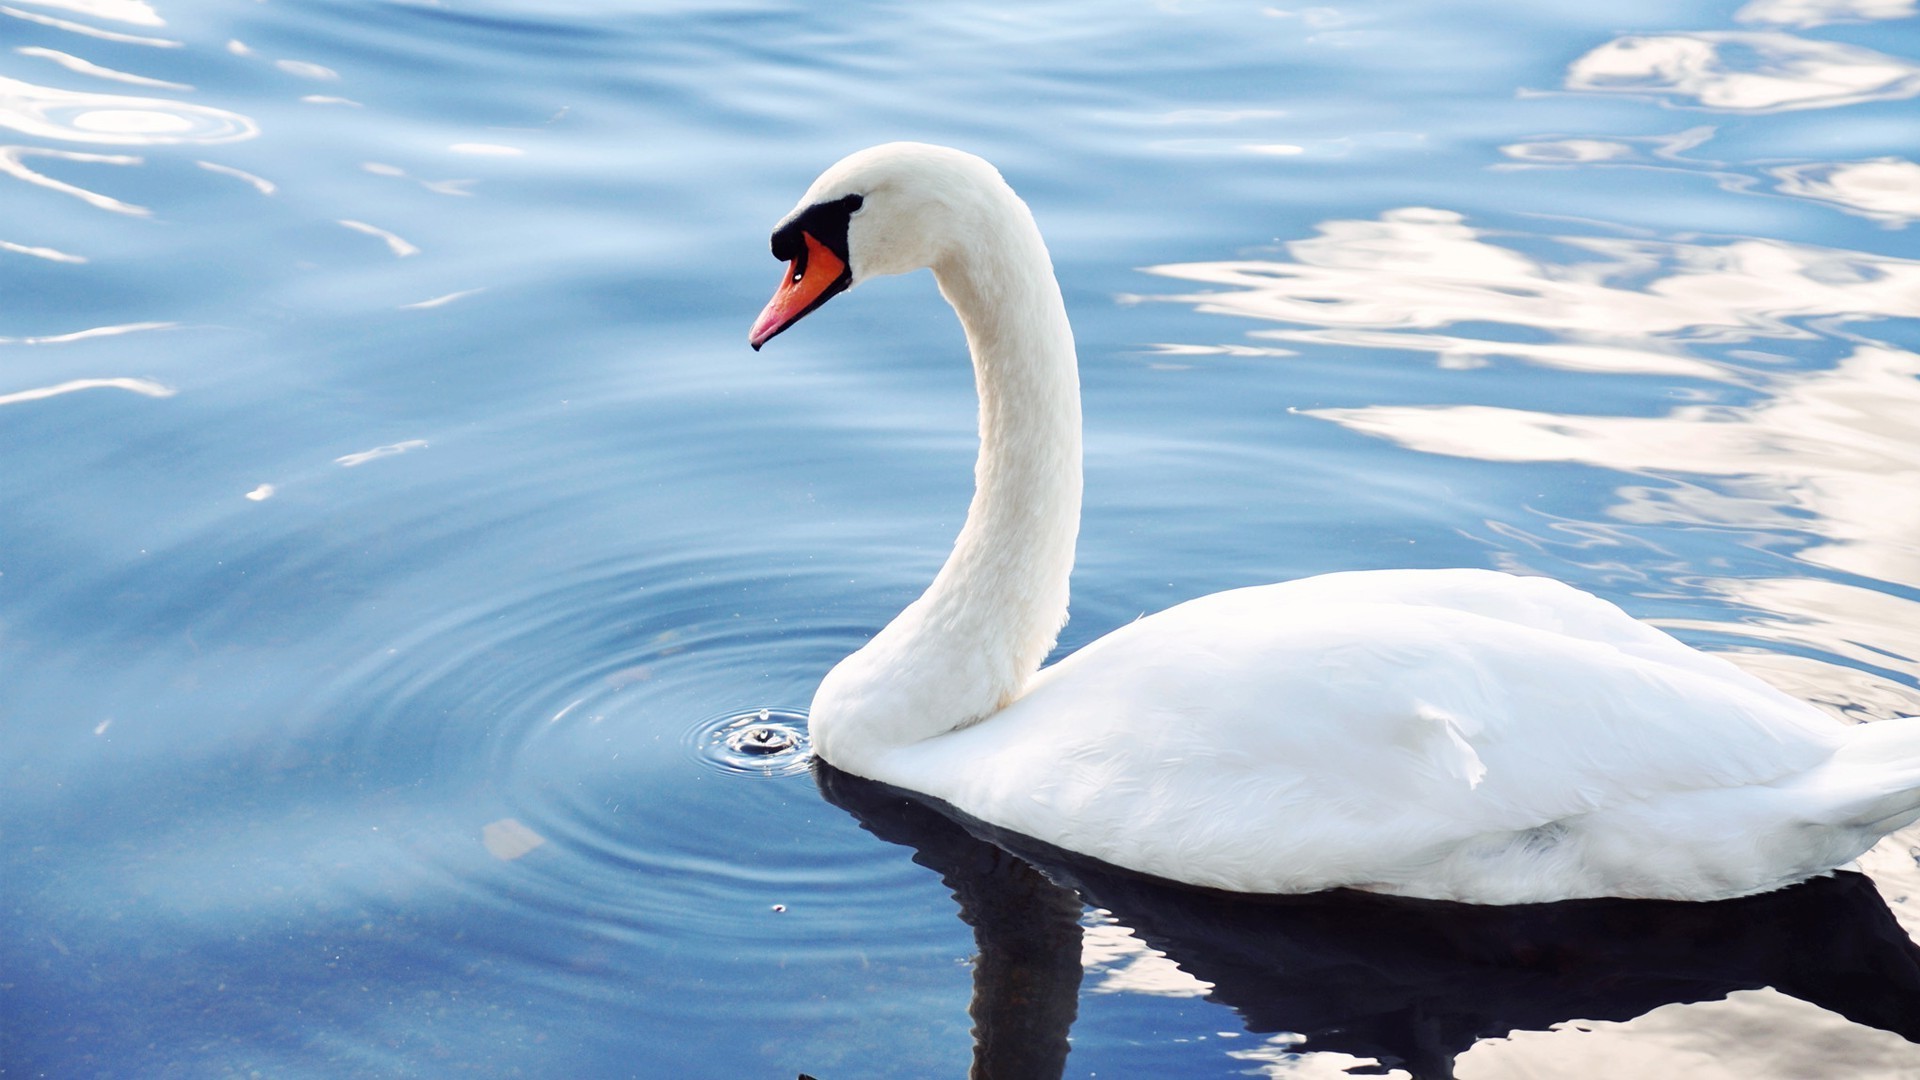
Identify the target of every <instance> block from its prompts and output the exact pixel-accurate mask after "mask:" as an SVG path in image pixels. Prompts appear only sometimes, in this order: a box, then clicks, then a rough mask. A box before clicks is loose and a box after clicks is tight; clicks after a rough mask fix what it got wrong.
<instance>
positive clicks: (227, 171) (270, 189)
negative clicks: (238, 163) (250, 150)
mask: <svg viewBox="0 0 1920 1080" xmlns="http://www.w3.org/2000/svg"><path fill="white" fill-rule="evenodd" d="M194 164H195V165H198V166H200V167H201V168H203V169H205V170H207V171H208V172H210V173H219V174H220V175H221V176H231V177H233V178H234V179H236V180H244V181H246V182H247V183H248V184H251V185H252V186H253V190H255V191H257V192H259V193H260V194H262V195H271V194H273V193H274V192H276V191H279V190H280V186H279V185H278V184H275V183H274V182H273V181H271V180H268V179H266V178H265V177H261V176H255V175H253V174H252V173H250V172H247V171H246V170H245V169H236V168H234V167H233V166H231V165H221V164H218V163H216V162H212V161H196V162H194Z"/></svg>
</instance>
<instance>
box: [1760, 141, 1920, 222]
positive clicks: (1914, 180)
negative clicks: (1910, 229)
mask: <svg viewBox="0 0 1920 1080" xmlns="http://www.w3.org/2000/svg"><path fill="white" fill-rule="evenodd" d="M1771 171H1772V173H1773V175H1774V177H1776V178H1777V179H1778V180H1779V181H1780V183H1779V187H1778V188H1777V190H1778V191H1779V192H1780V193H1781V194H1783V195H1793V196H1797V197H1799V198H1802V199H1813V200H1816V201H1818V202H1825V203H1832V204H1834V205H1835V206H1838V207H1840V208H1841V209H1842V210H1845V211H1846V212H1847V213H1849V214H1857V215H1859V216H1861V217H1866V218H1873V219H1874V220H1876V221H1882V222H1885V223H1887V224H1888V225H1892V226H1895V227H1903V226H1905V225H1906V224H1907V222H1909V221H1912V220H1913V219H1914V218H1916V217H1920V164H1915V163H1914V162H1911V161H1907V160H1905V159H1903V158H1896V157H1884V158H1875V159H1873V160H1871V161H1841V162H1833V163H1823V162H1816V163H1813V164H1807V165H1785V166H1781V167H1780V168H1777V169H1773V170H1771Z"/></svg>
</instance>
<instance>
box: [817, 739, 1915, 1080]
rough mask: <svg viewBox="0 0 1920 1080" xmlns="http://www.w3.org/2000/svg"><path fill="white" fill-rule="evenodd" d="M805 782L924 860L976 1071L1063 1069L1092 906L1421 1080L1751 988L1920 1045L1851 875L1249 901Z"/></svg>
mask: <svg viewBox="0 0 1920 1080" xmlns="http://www.w3.org/2000/svg"><path fill="white" fill-rule="evenodd" d="M815 778H816V779H817V781H818V782H819V785H820V790H821V793H822V794H823V795H824V796H825V797H826V798H827V800H828V801H829V802H832V803H833V804H834V805H836V806H839V807H841V808H842V809H844V810H846V811H847V812H849V813H851V814H852V815H853V816H854V817H855V818H857V819H858V820H859V821H860V824H861V826H862V827H864V828H865V829H867V831H869V832H871V833H873V834H874V835H876V836H878V837H880V838H881V839H884V840H888V841H890V842H893V843H897V844H902V845H905V846H908V847H912V848H914V849H915V851H916V854H915V855H914V861H915V862H918V863H920V864H922V865H924V866H927V867H929V868H931V869H933V870H935V871H936V872H938V873H939V874H940V875H941V877H942V879H943V880H944V881H945V882H946V884H947V885H948V887H949V888H951V889H952V890H953V892H954V896H955V898H956V899H957V900H958V901H959V902H960V908H961V912H960V914H961V918H962V919H964V920H965V921H966V922H968V923H969V924H970V925H972V926H973V927H974V933H975V937H976V939H977V941H978V944H979V953H980V955H979V961H978V964H977V965H976V967H975V969H974V996H973V1003H972V1005H971V1007H970V1012H971V1014H972V1016H973V1019H974V1024H975V1028H974V1034H975V1045H974V1067H973V1073H972V1075H973V1076H975V1077H1056V1076H1059V1075H1061V1072H1062V1070H1063V1069H1064V1066H1065V1061H1066V1054H1067V1033H1068V1029H1069V1027H1070V1026H1071V1025H1072V1023H1073V1019H1074V1015H1075V1012H1076V1009H1077V1000H1076V999H1077V996H1078V993H1079V986H1080V973H1081V967H1080V953H1081V943H1080V937H1081V928H1080V924H1079V916H1080V912H1081V906H1082V904H1083V903H1084V904H1091V905H1095V906H1097V907H1100V908H1104V909H1106V910H1107V911H1109V912H1111V913H1112V915H1113V917H1114V919H1115V920H1117V921H1118V922H1119V923H1121V924H1123V925H1125V926H1127V927H1129V928H1131V929H1132V930H1133V932H1134V933H1135V934H1137V935H1138V936H1139V937H1140V938H1142V939H1143V940H1145V941H1146V942H1147V943H1149V944H1150V945H1151V946H1152V947H1153V948H1155V949H1157V950H1159V951H1161V952H1163V953H1165V954H1166V955H1167V956H1168V957H1169V958H1170V959H1171V960H1172V961H1173V962H1175V963H1177V964H1178V965H1179V966H1180V967H1181V968H1182V969H1183V970H1184V971H1185V972H1186V973H1187V974H1188V975H1191V976H1192V977H1194V978H1195V979H1198V980H1200V981H1201V982H1203V983H1206V984H1211V987H1212V989H1211V992H1210V993H1209V994H1208V996H1209V997H1210V998H1211V999H1212V1000H1214V1001H1217V1002H1219V1003H1221V1004H1223V1005H1227V1006H1229V1007H1231V1008H1232V1009H1234V1010H1235V1011H1236V1012H1238V1013H1239V1014H1240V1017H1241V1019H1242V1021H1243V1022H1244V1023H1245V1025H1246V1027H1247V1029H1248V1030H1250V1031H1254V1032H1262V1033H1265V1032H1291V1033H1298V1034H1299V1035H1300V1036H1301V1037H1302V1038H1303V1041H1302V1042H1301V1043H1299V1044H1298V1047H1297V1048H1298V1049H1300V1050H1303V1051H1309V1052H1319V1051H1335V1052H1338V1053H1342V1054H1350V1055H1354V1056H1357V1057H1361V1058H1371V1059H1376V1060H1377V1061H1379V1062H1380V1063H1381V1066H1383V1067H1389V1066H1390V1067H1396V1068H1402V1069H1406V1070H1408V1071H1410V1072H1411V1073H1412V1074H1413V1075H1414V1076H1416V1077H1447V1076H1451V1075H1453V1061H1454V1058H1455V1057H1457V1056H1458V1055H1459V1054H1461V1053H1463V1052H1464V1051H1466V1050H1467V1049H1468V1048H1469V1047H1471V1046H1473V1045H1474V1043H1475V1042H1476V1041H1478V1040H1480V1039H1483V1038H1497V1037H1501V1036H1505V1035H1507V1034H1509V1033H1511V1032H1514V1031H1544V1030H1546V1029H1548V1028H1550V1027H1552V1026H1553V1025H1555V1024H1559V1023H1562V1022H1565V1021H1570V1020H1586V1021H1601V1020H1630V1019H1632V1018H1634V1017H1637V1016H1640V1015H1642V1014H1644V1013H1647V1012H1649V1011H1650V1010H1652V1009H1654V1008H1657V1007H1659V1006H1662V1005H1666V1004H1670V1003H1684V1002H1696V1001H1710V1000H1718V999H1720V998H1723V997H1725V996H1726V995H1728V994H1730V993H1732V992H1734V991H1736V990H1746V989H1757V988H1761V987H1772V988H1774V989H1776V990H1778V991H1780V992H1782V993H1784V994H1787V995H1789V996H1792V997H1795V998H1799V999H1800V1000H1802V1001H1806V1002H1810V1003H1812V1004H1814V1005H1817V1006H1820V1007H1821V1008H1824V1009H1827V1010H1830V1011H1832V1012H1835V1013H1838V1014H1840V1015H1841V1016H1844V1017H1846V1018H1847V1019H1849V1020H1852V1021H1854V1022H1855V1023H1857V1024H1863V1025H1867V1026H1871V1027H1875V1028H1880V1029H1883V1030H1885V1031H1890V1032H1893V1033H1895V1034H1898V1035H1901V1036H1903V1037H1905V1038H1906V1039H1908V1040H1909V1041H1913V1042H1920V948H1917V947H1916V946H1915V945H1914V943H1913V942H1912V941H1911V940H1909V939H1908V937H1907V936H1906V934H1905V933H1904V932H1903V931H1902V930H1901V928H1900V926H1899V924H1898V923H1897V922H1896V921H1895V920H1894V917H1893V914H1892V913H1891V912H1890V911H1889V910H1888V909H1887V906H1886V903H1885V902H1884V901H1883V900H1881V898H1880V896H1879V894H1878V893H1877V892H1875V891H1874V888H1873V885H1872V883H1871V882H1870V881H1869V880H1868V879H1867V878H1866V877H1865V876H1863V875H1861V874H1857V873H1839V874H1835V875H1833V876H1832V877H1827V878H1819V879H1815V880H1813V881H1809V882H1805V883H1803V884H1800V885H1797V886H1794V887H1792V888H1788V889H1782V890H1779V891H1778V892H1773V893H1768V894H1765V895H1762V896H1754V897H1747V898H1744V899H1740V900H1727V901H1721V902H1718V903H1707V904H1698V903H1683V902H1678V901H1653V900H1578V901H1568V902H1564V903H1559V904H1531V905H1523V906H1518V907H1504V908H1502V907H1477V906H1473V905H1466V904H1453V903H1446V902H1440V901H1421V900H1405V899H1400V898H1395V897H1384V896H1374V895H1370V894H1365V893H1349V892H1340V893H1322V894H1318V895H1311V896H1291V897H1251V896H1237V895H1232V894H1225V893H1215V892H1210V891H1205V890H1199V889H1193V888H1188V887H1184V886H1175V885H1169V884H1165V883H1161V882H1158V881H1154V880H1151V879H1146V878H1142V877H1139V876H1137V875H1133V874H1129V873H1126V872H1124V871H1120V870H1116V869H1114V868H1112V867H1108V866H1105V865H1104V864H1099V863H1094V862H1090V861H1088V860H1085V859H1081V858H1078V857H1075V856H1072V855H1069V854H1066V853H1064V852H1060V851H1058V850H1055V849H1049V848H1047V847H1046V846H1045V845H1042V844H1039V843H1038V842H1037V841H1033V840H1029V839H1026V838H1024V837H1018V836H1012V835H1008V834H1005V833H1002V832H1000V831H998V830H994V829H992V828H991V827H989V826H983V825H980V824H979V823H974V822H965V823H963V822H961V821H960V820H959V819H958V818H957V817H950V816H948V813H947V812H946V811H944V810H943V809H941V808H937V807H936V806H934V805H931V804H929V803H927V802H923V801H921V800H919V799H917V798H915V797H913V796H909V795H907V794H905V793H903V792H900V791H899V790H897V789H894V788H889V787H887V786H885V785H881V784H876V783H873V782H872V781H868V780H863V779H860V778H858V777H854V776H850V775H848V774H846V773H843V772H840V771H839V770H837V769H834V768H833V767H832V766H829V765H826V764H825V763H816V766H815ZM1010 852H1012V853H1017V857H1016V854H1010ZM1034 867H1039V868H1041V871H1043V872H1036V870H1035V869H1034Z"/></svg>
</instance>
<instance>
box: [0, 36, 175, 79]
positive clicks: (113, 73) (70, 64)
mask: <svg viewBox="0 0 1920 1080" xmlns="http://www.w3.org/2000/svg"><path fill="white" fill-rule="evenodd" d="M13 51H14V52H17V53H19V54H20V55H21V56H33V57H38V58H40V59H42V60H51V61H53V62H54V63H56V64H59V65H60V66H61V67H63V68H66V69H67V70H68V71H72V72H76V73H78V74H81V75H92V76H93V77H95V78H97V79H107V80H110V81H112V82H123V83H132V84H133V85H135V86H152V87H157V88H159V89H162V90H191V89H193V87H191V86H188V85H187V84H186V83H177V82H168V81H167V80H165V79H151V78H148V77H147V76H145V75H135V74H133V73H132V72H130V71H119V70H116V69H114V68H110V67H101V66H100V65H99V64H96V63H94V62H93V61H91V60H83V59H81V58H80V57H78V56H75V55H73V54H72V53H65V52H61V51H60V50H59V49H47V48H42V47H40V46H38V45H23V46H21V47H20V48H17V49H15V50H13Z"/></svg>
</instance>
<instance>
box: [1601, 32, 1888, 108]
mask: <svg viewBox="0 0 1920 1080" xmlns="http://www.w3.org/2000/svg"><path fill="white" fill-rule="evenodd" d="M1566 86H1567V89H1569V90H1580V91H1588V92H1612V93H1632V94H1661V95H1669V96H1672V97H1675V98H1685V99H1691V100H1692V102H1693V103H1694V104H1695V105H1697V106H1698V107H1700V108H1704V109H1713V110H1717V111H1724V112H1749V113H1760V112H1782V111H1786V110H1791V109H1827V108H1833V107H1835V106H1840V105H1856V104H1859V103H1861V102H1867V101H1892V100H1897V99H1900V98H1908V97H1913V96H1914V95H1915V94H1920V67H1917V66H1915V65H1914V64H1913V63H1911V62H1910V61H1907V60H1902V59H1899V58H1897V57H1893V56H1888V55H1887V54H1885V53H1881V52H1875V51H1874V50H1872V49H1864V48H1861V47H1859V46H1857V45H1843V44H1840V43H1838V42H1831V41H1813V40H1809V39H1807V38H1801V37H1795V36H1793V35H1792V34H1784V33H1778V32H1773V31H1752V30H1746V31H1715V32H1700V33H1685V34H1653V35H1642V34H1634V35H1628V36H1626V37H1621V38H1616V39H1615V40H1613V41H1610V42H1607V43H1606V44H1605V45H1602V46H1600V47H1599V48H1597V49H1594V50H1593V51H1592V52H1589V53H1587V54H1586V55H1585V56H1582V57H1581V58H1579V59H1578V60H1575V61H1574V62H1573V64H1572V66H1571V67H1569V68H1568V69H1567V78H1566Z"/></svg>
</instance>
